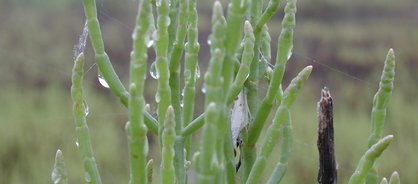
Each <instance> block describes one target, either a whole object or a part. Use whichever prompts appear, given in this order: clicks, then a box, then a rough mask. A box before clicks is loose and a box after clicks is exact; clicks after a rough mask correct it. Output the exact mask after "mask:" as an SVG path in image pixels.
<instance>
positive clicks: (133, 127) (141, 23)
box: [126, 0, 151, 184]
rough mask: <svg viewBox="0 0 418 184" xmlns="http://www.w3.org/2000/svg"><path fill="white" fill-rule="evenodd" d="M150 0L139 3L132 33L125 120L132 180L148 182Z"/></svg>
mask: <svg viewBox="0 0 418 184" xmlns="http://www.w3.org/2000/svg"><path fill="white" fill-rule="evenodd" d="M150 14H151V1H150V0H144V1H141V3H140V4H139V5H138V14H137V18H136V26H135V29H134V31H133V34H132V39H133V49H132V52H131V63H130V81H129V84H130V85H129V93H130V98H129V122H128V123H127V124H126V131H127V133H128V145H129V153H130V164H131V168H130V172H131V173H130V176H131V179H130V182H131V183H132V184H136V183H147V170H146V165H147V154H148V140H147V128H146V126H145V123H144V115H143V114H144V113H145V112H146V111H145V100H144V95H143V94H144V87H145V86H144V85H145V84H144V83H145V75H146V69H147V58H148V57H147V43H146V40H145V38H146V37H147V33H148V30H149V24H150V22H149V20H150V18H149V16H150Z"/></svg>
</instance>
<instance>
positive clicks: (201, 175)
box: [196, 102, 220, 184]
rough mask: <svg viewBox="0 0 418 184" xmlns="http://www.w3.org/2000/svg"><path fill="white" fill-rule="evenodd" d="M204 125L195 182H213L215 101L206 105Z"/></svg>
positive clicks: (216, 120) (203, 183)
mask: <svg viewBox="0 0 418 184" xmlns="http://www.w3.org/2000/svg"><path fill="white" fill-rule="evenodd" d="M206 107H207V108H206V114H208V116H206V117H205V122H206V123H205V126H204V128H203V134H202V139H201V140H202V141H201V144H200V150H201V152H200V154H199V156H198V160H197V162H198V163H197V164H198V165H197V168H196V172H197V183H199V184H213V183H214V181H215V176H216V171H215V170H214V169H215V168H214V159H215V155H216V150H215V145H216V141H217V137H216V136H217V135H218V133H217V128H216V124H217V122H218V120H219V113H220V111H219V107H217V105H216V103H214V102H211V103H210V104H208V105H207V106H206Z"/></svg>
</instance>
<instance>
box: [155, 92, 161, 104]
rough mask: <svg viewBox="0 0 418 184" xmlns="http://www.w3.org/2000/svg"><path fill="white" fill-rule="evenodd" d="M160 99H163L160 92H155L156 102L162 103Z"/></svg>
mask: <svg viewBox="0 0 418 184" xmlns="http://www.w3.org/2000/svg"><path fill="white" fill-rule="evenodd" d="M160 101H161V96H160V93H159V92H157V94H155V102H157V103H160Z"/></svg>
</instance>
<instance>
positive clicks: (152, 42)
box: [146, 38, 154, 48]
mask: <svg viewBox="0 0 418 184" xmlns="http://www.w3.org/2000/svg"><path fill="white" fill-rule="evenodd" d="M146 42H147V47H148V48H150V47H152V45H154V40H153V39H149V38H148V39H147V40H146Z"/></svg>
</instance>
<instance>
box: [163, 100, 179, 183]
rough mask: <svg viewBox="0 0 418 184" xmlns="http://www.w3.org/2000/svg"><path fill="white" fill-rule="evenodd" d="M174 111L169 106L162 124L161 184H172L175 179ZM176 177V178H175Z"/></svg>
mask: <svg viewBox="0 0 418 184" xmlns="http://www.w3.org/2000/svg"><path fill="white" fill-rule="evenodd" d="M175 123H176V122H175V117H174V109H173V107H171V106H169V107H168V109H167V115H166V119H165V122H164V130H163V135H162V137H163V150H162V161H161V177H162V180H161V181H162V183H163V184H174V183H178V182H176V180H177V178H176V175H175V173H174V142H175V139H176V132H175V128H174V127H175ZM177 177H178V176H177Z"/></svg>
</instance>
